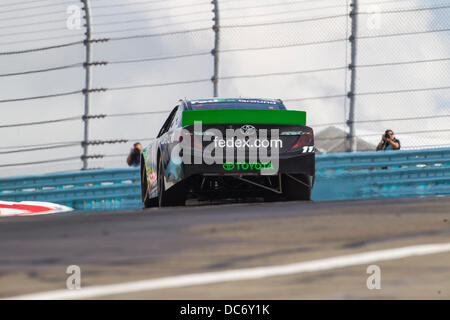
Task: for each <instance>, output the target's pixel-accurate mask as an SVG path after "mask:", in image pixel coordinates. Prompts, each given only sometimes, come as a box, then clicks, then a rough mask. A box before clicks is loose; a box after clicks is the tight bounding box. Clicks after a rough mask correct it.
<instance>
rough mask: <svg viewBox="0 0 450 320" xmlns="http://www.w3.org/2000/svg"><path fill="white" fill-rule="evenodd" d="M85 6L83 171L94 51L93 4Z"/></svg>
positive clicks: (85, 156)
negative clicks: (92, 41) (92, 42)
mask: <svg viewBox="0 0 450 320" xmlns="http://www.w3.org/2000/svg"><path fill="white" fill-rule="evenodd" d="M81 1H82V2H83V4H84V12H85V20H86V40H85V41H84V45H85V47H86V62H85V64H84V68H85V70H86V84H85V89H84V90H83V93H84V116H83V121H84V139H83V157H82V159H83V170H86V169H88V165H89V164H88V158H87V157H88V151H89V150H88V141H89V104H90V97H89V93H90V90H91V80H92V79H91V62H92V50H91V40H92V24H91V4H90V0H81Z"/></svg>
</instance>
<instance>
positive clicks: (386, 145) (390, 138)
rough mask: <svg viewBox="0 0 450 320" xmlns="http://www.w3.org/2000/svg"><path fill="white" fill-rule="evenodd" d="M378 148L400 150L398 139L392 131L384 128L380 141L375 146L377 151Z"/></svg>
mask: <svg viewBox="0 0 450 320" xmlns="http://www.w3.org/2000/svg"><path fill="white" fill-rule="evenodd" d="M380 150H383V151H386V150H400V140H398V139H397V138H396V137H395V135H394V131H392V130H386V132H385V133H384V135H382V136H381V141H380V143H379V144H378V146H377V151H380Z"/></svg>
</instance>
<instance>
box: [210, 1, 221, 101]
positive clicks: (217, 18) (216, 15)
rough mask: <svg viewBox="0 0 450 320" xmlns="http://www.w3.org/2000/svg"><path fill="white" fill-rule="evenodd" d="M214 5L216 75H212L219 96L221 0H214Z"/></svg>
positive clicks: (215, 93)
mask: <svg viewBox="0 0 450 320" xmlns="http://www.w3.org/2000/svg"><path fill="white" fill-rule="evenodd" d="M212 4H213V5H214V9H213V12H214V18H213V20H214V26H213V30H214V34H215V39H214V49H213V50H212V51H211V53H212V55H213V56H214V76H213V77H212V79H211V80H212V82H213V85H214V97H218V96H219V45H220V30H219V28H220V16H219V0H212Z"/></svg>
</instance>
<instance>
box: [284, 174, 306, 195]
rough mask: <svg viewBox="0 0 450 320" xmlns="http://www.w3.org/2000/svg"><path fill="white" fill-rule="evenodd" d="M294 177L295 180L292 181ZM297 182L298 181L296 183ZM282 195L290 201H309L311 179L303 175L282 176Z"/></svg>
mask: <svg viewBox="0 0 450 320" xmlns="http://www.w3.org/2000/svg"><path fill="white" fill-rule="evenodd" d="M292 177H294V178H295V179H293V178H292ZM297 180H298V181H297ZM282 188H283V195H284V196H285V197H286V199H287V200H290V201H310V200H311V188H312V186H311V178H310V176H308V175H305V174H291V175H283V177H282Z"/></svg>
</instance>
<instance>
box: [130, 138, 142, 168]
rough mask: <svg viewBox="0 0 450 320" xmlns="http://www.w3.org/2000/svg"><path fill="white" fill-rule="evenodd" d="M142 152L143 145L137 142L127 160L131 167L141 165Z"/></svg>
mask: <svg viewBox="0 0 450 320" xmlns="http://www.w3.org/2000/svg"><path fill="white" fill-rule="evenodd" d="M141 152H142V145H141V144H140V143H139V142H136V143H135V144H134V145H133V149H131V151H130V154H129V155H128V158H127V163H128V165H129V166H130V167H137V166H139V165H140V164H141Z"/></svg>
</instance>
